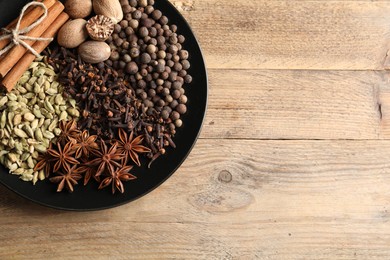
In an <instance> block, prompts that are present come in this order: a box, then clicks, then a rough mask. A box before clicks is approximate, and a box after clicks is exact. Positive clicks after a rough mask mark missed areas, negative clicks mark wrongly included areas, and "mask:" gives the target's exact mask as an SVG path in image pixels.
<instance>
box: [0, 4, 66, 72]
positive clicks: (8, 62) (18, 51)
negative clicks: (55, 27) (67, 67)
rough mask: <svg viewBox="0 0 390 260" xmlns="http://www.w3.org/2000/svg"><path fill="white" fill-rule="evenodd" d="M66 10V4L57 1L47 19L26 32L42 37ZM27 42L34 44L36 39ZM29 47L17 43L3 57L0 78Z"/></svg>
mask: <svg viewBox="0 0 390 260" xmlns="http://www.w3.org/2000/svg"><path fill="white" fill-rule="evenodd" d="M63 10H64V5H63V4H62V3H61V2H59V1H56V3H55V4H54V5H53V6H52V7H51V8H50V9H49V10H48V13H47V17H46V19H44V20H43V22H42V23H41V24H39V25H37V27H35V28H34V29H32V30H31V31H30V32H29V33H27V34H25V35H26V36H31V37H40V36H41V35H42V33H43V32H44V31H46V29H47V28H49V27H50V26H51V24H52V23H53V22H54V20H55V19H56V18H57V17H58V15H59V14H60V13H61V12H62V11H63ZM25 42H26V43H27V44H28V45H30V46H32V45H33V44H34V43H35V41H33V40H25ZM26 51H27V49H26V48H24V47H23V46H22V45H16V46H15V47H13V48H12V49H11V50H10V51H9V52H7V53H6V54H5V56H4V58H3V59H1V60H0V78H4V77H5V75H7V73H8V72H9V71H10V70H11V69H12V67H13V66H15V64H16V63H17V62H18V61H19V59H20V58H21V57H23V55H24V54H25V53H26Z"/></svg>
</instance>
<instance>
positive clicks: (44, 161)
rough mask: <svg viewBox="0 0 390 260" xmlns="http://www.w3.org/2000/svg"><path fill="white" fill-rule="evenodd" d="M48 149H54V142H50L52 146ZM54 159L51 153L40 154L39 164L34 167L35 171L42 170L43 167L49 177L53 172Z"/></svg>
mask: <svg viewBox="0 0 390 260" xmlns="http://www.w3.org/2000/svg"><path fill="white" fill-rule="evenodd" d="M48 149H52V144H51V143H50V146H49V148H48ZM52 160H53V157H52V156H51V155H50V154H49V153H47V152H46V153H44V154H42V153H40V154H39V155H38V159H37V161H38V162H37V164H36V165H35V167H34V171H40V170H42V169H43V171H44V172H45V177H46V178H47V177H49V175H50V173H51V166H52V165H51V162H52Z"/></svg>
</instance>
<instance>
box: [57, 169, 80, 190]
mask: <svg viewBox="0 0 390 260" xmlns="http://www.w3.org/2000/svg"><path fill="white" fill-rule="evenodd" d="M76 167H77V165H73V167H72V168H70V169H68V170H65V173H63V172H58V174H59V175H58V176H54V177H51V178H50V181H51V182H53V183H58V188H57V192H61V191H62V190H63V189H64V187H66V189H67V190H68V191H69V192H73V190H74V189H73V186H74V185H76V184H77V181H78V180H80V179H81V175H80V174H79V173H77V172H76Z"/></svg>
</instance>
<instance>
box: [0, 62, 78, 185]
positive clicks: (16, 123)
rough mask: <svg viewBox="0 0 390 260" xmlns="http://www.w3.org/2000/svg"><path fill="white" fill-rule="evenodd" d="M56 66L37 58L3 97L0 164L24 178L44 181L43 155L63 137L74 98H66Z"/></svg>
mask: <svg viewBox="0 0 390 260" xmlns="http://www.w3.org/2000/svg"><path fill="white" fill-rule="evenodd" d="M62 91H63V88H62V86H61V85H60V84H59V83H58V82H57V76H56V73H55V72H54V70H53V68H52V67H51V66H50V65H47V64H46V63H45V62H44V61H43V57H42V58H39V59H36V61H35V62H33V63H32V64H31V66H30V68H29V70H28V71H27V72H25V73H24V75H23V76H22V78H21V79H20V80H19V82H18V83H17V85H16V87H15V88H14V89H13V90H12V91H11V92H10V93H8V94H5V95H3V96H1V97H0V139H1V141H0V150H1V152H0V163H1V164H3V165H4V166H5V167H7V168H8V169H9V171H10V173H12V174H16V175H20V178H21V179H22V180H25V181H33V183H34V184H35V183H36V182H37V180H38V179H40V180H43V179H44V178H45V174H44V172H43V168H44V165H43V166H42V167H41V166H38V167H36V165H37V160H41V159H42V158H41V157H42V156H41V154H43V153H45V152H46V149H47V148H48V147H49V146H50V142H51V141H52V140H53V139H55V138H56V136H60V134H61V129H60V128H59V123H60V122H61V121H66V120H70V119H72V118H73V116H72V115H70V114H69V113H68V110H69V109H73V107H72V103H73V104H75V102H74V100H73V101H72V100H71V99H70V100H68V99H64V98H63V96H62Z"/></svg>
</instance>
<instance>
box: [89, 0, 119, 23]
mask: <svg viewBox="0 0 390 260" xmlns="http://www.w3.org/2000/svg"><path fill="white" fill-rule="evenodd" d="M93 10H94V11H95V14H102V15H104V16H107V17H110V18H111V20H113V21H114V23H119V22H120V21H121V20H122V19H123V11H122V7H121V4H120V2H119V0H93Z"/></svg>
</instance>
